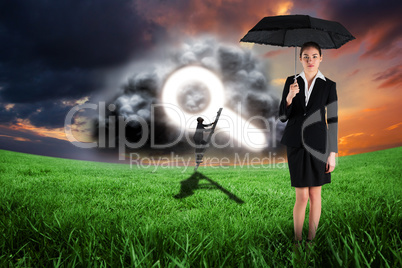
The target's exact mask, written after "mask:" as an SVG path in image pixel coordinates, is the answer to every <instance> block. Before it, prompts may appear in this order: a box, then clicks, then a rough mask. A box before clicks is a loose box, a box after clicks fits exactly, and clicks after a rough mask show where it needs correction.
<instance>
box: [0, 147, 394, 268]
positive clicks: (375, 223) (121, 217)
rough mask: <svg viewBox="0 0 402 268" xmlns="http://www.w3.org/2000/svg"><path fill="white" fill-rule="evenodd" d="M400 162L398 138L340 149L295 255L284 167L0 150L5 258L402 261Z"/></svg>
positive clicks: (108, 262) (66, 263)
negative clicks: (384, 144) (310, 239)
mask: <svg viewBox="0 0 402 268" xmlns="http://www.w3.org/2000/svg"><path fill="white" fill-rule="evenodd" d="M401 162H402V147H399V148H393V149H388V150H383V151H377V152H372V153H366V154H360V155H353V156H345V157H340V158H339V159H338V163H337V167H336V168H335V171H334V172H333V174H332V183H331V184H328V185H325V186H324V187H323V190H322V207H323V209H322V216H321V220H320V226H319V229H318V231H317V237H316V245H315V247H314V248H313V250H312V252H304V251H303V252H302V254H301V256H298V257H296V256H295V254H294V253H293V251H292V238H293V219H292V210H293V205H294V201H295V194H294V189H293V188H291V187H290V179H289V172H288V169H287V168H267V167H266V166H265V168H248V167H246V166H244V167H243V168H239V167H225V168H214V167H209V168H204V167H200V168H199V169H198V171H199V172H197V173H193V171H192V169H191V168H189V169H187V170H185V169H184V168H183V167H171V168H159V169H157V170H154V169H153V168H151V167H150V168H148V169H147V168H141V167H137V166H133V167H132V168H130V166H129V165H123V164H106V163H97V162H86V161H76V160H67V159H59V158H51V157H43V156H36V155H28V154H22V153H15V152H10V151H2V150H0V174H1V175H0V176H1V178H0V234H1V236H2V238H1V239H0V249H1V250H0V252H1V253H0V265H1V266H24V267H25V266H57V267H59V266H61V267H70V266H80V267H87V266H136V267H138V266H140V267H142V266H143V267H168V266H172V267H173V266H174V267H177V266H178V267H190V266H191V267H199V266H200V267H204V266H205V267H241V266H244V267H253V266H254V267H264V266H280V267H281V266H291V265H292V264H293V265H296V266H307V265H310V266H318V267H321V266H324V265H331V266H334V267H346V266H348V267H350V266H352V267H353V266H372V267H379V266H383V267H401V266H402V239H401V233H400V231H401V226H402V202H401V199H402V168H401ZM307 218H308V217H307V216H306V225H305V236H306V235H307V228H308V226H307Z"/></svg>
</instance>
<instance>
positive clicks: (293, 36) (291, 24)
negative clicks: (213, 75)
mask: <svg viewBox="0 0 402 268" xmlns="http://www.w3.org/2000/svg"><path fill="white" fill-rule="evenodd" d="M353 39H355V37H354V36H353V35H352V34H351V33H349V31H348V30H346V28H345V27H343V26H342V24H340V23H339V22H335V21H328V20H322V19H317V18H313V17H310V16H307V15H286V16H272V17H265V18H263V19H262V20H260V21H259V22H258V23H257V24H256V25H255V26H254V27H253V28H252V29H251V30H250V31H248V33H247V34H246V35H245V36H244V37H243V38H242V39H241V40H240V41H241V42H249V43H257V44H264V45H274V46H281V47H295V77H296V60H297V47H301V46H302V45H303V44H304V43H306V42H310V41H313V42H316V43H317V44H318V45H319V46H320V47H321V48H323V49H328V48H339V47H341V46H342V45H344V44H345V43H346V42H348V41H351V40H353Z"/></svg>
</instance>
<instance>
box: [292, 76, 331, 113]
mask: <svg viewBox="0 0 402 268" xmlns="http://www.w3.org/2000/svg"><path fill="white" fill-rule="evenodd" d="M299 76H301V78H303V80H304V88H305V89H307V90H304V95H305V97H306V98H305V100H306V106H307V103H308V101H309V99H310V95H311V92H312V91H313V88H314V84H315V80H316V79H317V78H321V79H322V80H324V81H326V79H325V76H324V75H323V74H322V73H321V72H320V70H318V72H317V74H316V75H315V77H314V79H313V82H311V85H310V88H307V87H308V82H307V78H306V75H305V74H304V71H303V72H301V73H300V75H299Z"/></svg>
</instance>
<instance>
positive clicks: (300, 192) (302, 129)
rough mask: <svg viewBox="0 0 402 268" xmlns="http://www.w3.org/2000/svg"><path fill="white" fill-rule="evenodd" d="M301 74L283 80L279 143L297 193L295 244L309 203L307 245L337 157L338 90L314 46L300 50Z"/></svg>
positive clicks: (312, 237) (307, 44) (308, 44)
mask: <svg viewBox="0 0 402 268" xmlns="http://www.w3.org/2000/svg"><path fill="white" fill-rule="evenodd" d="M299 60H300V62H301V64H302V65H303V69H304V71H303V72H302V73H300V75H298V77H297V79H295V77H294V76H290V77H288V78H287V80H286V83H285V87H284V89H283V95H282V101H281V103H280V107H279V119H280V120H281V121H282V122H286V121H287V125H286V127H285V131H284V134H283V137H282V140H281V143H283V144H284V145H286V148H287V158H288V165H289V173H290V179H291V185H292V186H293V187H295V189H296V202H295V205H294V208H293V221H294V232H295V237H294V239H295V242H296V243H298V242H299V241H301V240H302V229H303V223H304V218H305V213H306V206H307V202H308V201H309V200H310V213H309V231H308V237H307V241H311V240H313V239H314V237H315V234H316V230H317V228H318V222H319V220H320V216H321V187H322V185H324V184H326V183H330V182H331V172H332V171H333V170H334V168H335V154H336V153H337V152H338V145H337V133H338V127H337V122H338V117H337V93H336V84H335V82H333V81H331V80H330V79H328V78H326V77H325V76H324V75H323V74H322V73H321V72H320V71H319V69H318V67H319V66H320V63H321V62H322V54H321V48H320V47H319V45H318V44H316V43H314V42H308V43H305V44H304V45H303V46H302V48H301V50H300V59H299Z"/></svg>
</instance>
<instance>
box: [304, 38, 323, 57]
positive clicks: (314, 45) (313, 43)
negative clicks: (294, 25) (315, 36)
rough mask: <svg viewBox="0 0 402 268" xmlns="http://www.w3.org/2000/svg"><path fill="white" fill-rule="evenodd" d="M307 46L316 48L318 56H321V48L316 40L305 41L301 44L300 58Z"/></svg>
mask: <svg viewBox="0 0 402 268" xmlns="http://www.w3.org/2000/svg"><path fill="white" fill-rule="evenodd" d="M309 47H313V48H316V49H317V50H318V52H319V53H320V56H321V48H320V46H319V45H318V44H317V43H316V42H306V43H304V44H303V46H302V47H301V49H300V58H301V57H302V54H303V51H304V50H305V49H306V48H309Z"/></svg>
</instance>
